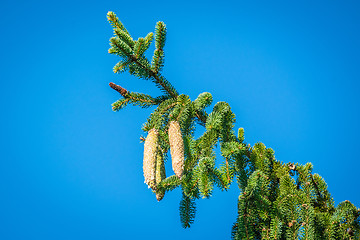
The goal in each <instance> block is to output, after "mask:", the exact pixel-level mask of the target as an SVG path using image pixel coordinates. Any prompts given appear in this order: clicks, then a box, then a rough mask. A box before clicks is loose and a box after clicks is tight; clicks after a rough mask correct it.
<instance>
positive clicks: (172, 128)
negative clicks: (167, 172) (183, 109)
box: [169, 121, 184, 178]
mask: <svg viewBox="0 0 360 240" xmlns="http://www.w3.org/2000/svg"><path fill="white" fill-rule="evenodd" d="M169 142H170V153H171V159H172V168H173V170H174V172H175V174H176V176H178V178H181V176H182V174H183V171H184V141H183V138H182V135H181V130H180V124H179V122H178V121H171V122H170V125H169Z"/></svg>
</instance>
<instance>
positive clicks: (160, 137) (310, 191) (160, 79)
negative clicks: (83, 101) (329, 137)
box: [108, 12, 360, 240]
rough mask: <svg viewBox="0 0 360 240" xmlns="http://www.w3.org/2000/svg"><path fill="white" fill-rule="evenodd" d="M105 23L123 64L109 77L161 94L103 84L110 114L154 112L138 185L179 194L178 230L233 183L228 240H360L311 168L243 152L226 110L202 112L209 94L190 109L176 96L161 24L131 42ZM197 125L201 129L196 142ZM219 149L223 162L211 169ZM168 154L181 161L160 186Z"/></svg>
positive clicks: (262, 149) (353, 212) (357, 217)
mask: <svg viewBox="0 0 360 240" xmlns="http://www.w3.org/2000/svg"><path fill="white" fill-rule="evenodd" d="M108 20H109V21H110V23H111V24H112V26H113V28H114V34H115V36H114V37H112V38H111V39H110V45H111V48H110V49H109V53H111V54H116V55H119V56H120V57H121V58H122V60H121V61H120V62H118V63H117V64H116V65H115V67H114V72H115V73H121V72H125V71H128V72H129V73H130V74H131V75H134V76H136V77H139V78H141V79H145V80H151V81H152V82H154V83H155V85H156V86H157V87H158V88H159V89H160V90H161V91H162V92H163V93H164V95H161V96H158V97H156V98H154V97H152V96H150V95H147V94H143V93H136V92H131V91H128V90H126V89H125V88H123V87H121V86H119V85H116V84H115V83H110V84H109V85H110V87H111V88H112V89H114V90H115V91H117V92H119V93H120V95H121V96H122V99H120V100H118V101H116V102H115V103H113V110H114V111H118V110H120V109H122V108H124V107H125V106H127V105H128V104H132V105H138V106H141V107H143V108H146V107H150V106H156V108H155V109H154V111H153V112H152V113H151V115H150V117H149V118H148V119H147V122H146V123H145V124H144V126H143V130H144V131H146V132H148V137H147V138H146V139H145V138H142V141H143V142H145V143H144V152H145V154H144V159H145V160H144V178H145V182H146V183H147V184H148V185H149V186H150V187H151V188H152V190H153V192H155V193H156V197H157V199H158V200H161V199H162V198H163V197H164V194H165V192H167V191H172V190H174V189H175V188H177V187H179V186H181V188H182V200H181V202H180V207H179V210H180V219H181V223H182V225H183V227H184V228H187V227H190V225H191V223H193V221H194V217H195V200H196V199H198V198H200V196H202V197H205V198H206V197H210V196H211V194H212V191H213V188H214V186H217V187H218V188H219V189H221V190H227V189H228V188H229V187H230V185H231V182H232V181H233V178H234V177H236V178H237V182H238V187H239V189H240V191H241V193H240V196H239V199H238V216H237V219H236V222H235V223H234V225H233V228H232V238H233V239H309V240H310V239H358V238H359V239H360V210H359V209H357V208H356V207H355V206H354V205H352V204H351V203H350V202H349V201H345V202H342V203H340V204H339V205H338V206H337V207H336V208H335V207H334V200H333V198H332V197H331V195H330V193H329V192H328V190H327V185H326V182H325V181H324V180H323V179H322V178H321V177H320V176H319V175H318V174H312V165H311V164H310V163H309V164H306V165H301V164H293V163H290V164H285V163H282V162H281V161H279V160H277V159H276V158H275V155H274V151H273V150H272V149H271V148H266V146H265V145H264V144H262V143H260V142H259V143H256V144H254V145H253V146H251V145H250V144H247V143H246V142H245V137H244V129H243V128H239V129H238V132H237V136H236V135H235V132H234V130H233V129H234V124H235V114H234V113H233V112H232V111H231V108H230V105H229V104H228V103H226V102H218V103H216V104H215V106H214V107H213V110H212V111H211V112H209V114H208V113H207V112H206V111H205V108H206V107H208V106H209V105H210V104H211V103H212V96H211V94H210V93H202V94H200V95H199V96H198V97H197V98H196V99H195V100H194V101H191V100H190V98H189V96H187V95H185V94H181V95H179V93H178V92H177V90H176V89H175V88H174V87H173V86H172V84H171V83H170V82H169V81H168V80H167V79H166V78H165V77H164V76H163V75H162V68H163V65H164V57H165V54H164V46H165V40H166V25H165V24H164V23H163V22H158V23H157V24H156V28H155V34H153V33H149V34H148V35H147V36H146V37H145V38H139V39H138V40H136V41H134V40H133V39H132V37H131V36H130V34H129V33H128V31H127V30H126V29H125V27H124V25H123V24H122V23H121V22H120V21H119V19H118V18H117V17H116V15H115V14H114V13H112V12H109V13H108ZM154 36H155V37H154ZM153 39H155V51H154V54H153V58H152V61H151V63H150V62H149V60H148V59H147V58H146V57H145V51H146V50H147V49H148V48H149V46H150V44H151V42H152V41H153ZM195 123H197V124H199V125H202V126H204V127H205V132H204V133H203V134H202V135H201V136H200V137H198V138H195V129H196V126H197V125H195ZM151 139H153V140H151ZM219 145H220V152H221V155H222V157H224V159H225V160H224V162H223V163H221V164H220V167H219V168H217V167H215V160H216V159H217V154H216V149H217V147H218V146H219ZM169 150H170V152H171V157H172V159H173V160H174V159H175V160H176V159H178V160H179V159H180V160H181V161H177V162H179V163H180V164H178V165H179V166H177V167H174V172H175V173H176V174H175V175H173V176H170V177H168V178H165V177H166V176H165V169H164V162H165V161H166V159H167V158H168V157H169V156H168V152H169ZM154 161H156V162H154ZM174 162H176V161H174ZM174 162H173V163H174ZM154 163H155V164H154ZM175 165H176V164H175ZM173 166H174V164H173ZM145 170H146V171H145ZM147 170H149V171H147ZM154 170H155V171H154ZM180 170H181V171H180ZM154 174H155V175H154Z"/></svg>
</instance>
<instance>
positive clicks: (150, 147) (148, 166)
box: [143, 128, 158, 190]
mask: <svg viewBox="0 0 360 240" xmlns="http://www.w3.org/2000/svg"><path fill="white" fill-rule="evenodd" d="M157 145H158V131H157V130H156V129H155V128H153V129H151V130H150V131H149V133H148V136H147V137H146V139H145V144H144V162H143V170H144V178H145V183H146V184H147V185H148V186H149V188H151V189H153V190H154V189H155V187H156V181H155V164H156V155H157V147H158V146H157Z"/></svg>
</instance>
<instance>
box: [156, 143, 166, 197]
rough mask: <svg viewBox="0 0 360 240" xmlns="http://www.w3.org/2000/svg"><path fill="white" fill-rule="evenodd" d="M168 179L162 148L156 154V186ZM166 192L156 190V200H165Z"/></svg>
mask: <svg viewBox="0 0 360 240" xmlns="http://www.w3.org/2000/svg"><path fill="white" fill-rule="evenodd" d="M165 178H166V173H165V165H164V158H163V154H162V152H161V150H160V147H159V149H158V151H157V154H156V185H157V186H158V184H160V182H161V181H162V180H163V179H165ZM164 195H165V191H164V190H163V189H159V188H158V187H157V188H156V199H157V200H158V201H161V200H162V199H163V198H164Z"/></svg>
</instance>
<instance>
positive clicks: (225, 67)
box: [0, 0, 360, 240]
mask: <svg viewBox="0 0 360 240" xmlns="http://www.w3.org/2000/svg"><path fill="white" fill-rule="evenodd" d="M110 10H111V11H114V12H115V13H116V14H117V15H118V16H119V17H120V19H121V20H122V21H123V23H124V24H125V25H126V27H127V29H128V30H129V31H130V33H131V34H132V35H133V37H134V38H138V37H141V36H145V35H146V34H147V33H148V32H150V31H154V26H155V23H156V21H159V20H162V21H164V22H165V23H166V24H167V28H168V40H167V43H166V48H165V51H166V65H165V75H166V77H167V78H168V79H169V80H170V81H171V82H172V83H173V84H174V85H175V87H176V88H177V89H178V90H179V92H181V93H186V94H189V95H190V97H191V98H192V99H194V98H195V97H196V96H197V95H198V94H199V93H201V92H204V91H208V92H211V93H212V94H213V96H214V100H215V101H227V102H229V103H230V105H231V106H232V110H233V111H234V113H235V114H236V117H237V123H236V127H244V128H245V136H246V140H247V141H248V142H249V143H251V144H254V143H256V142H258V141H261V142H263V143H264V144H265V145H266V146H267V147H271V148H273V149H274V150H275V153H276V157H277V159H279V160H281V161H283V162H299V163H306V162H312V163H313V164H314V172H317V173H319V174H320V175H321V176H323V177H324V178H325V180H326V181H327V183H328V185H329V189H330V191H331V193H332V195H333V197H334V199H335V202H336V203H339V202H341V201H343V200H350V201H351V202H353V203H354V204H356V205H357V207H360V191H359V175H358V172H359V168H360V164H359V154H358V151H359V144H360V140H359V137H358V136H359V135H360V128H359V122H360V108H359V103H360V94H359V90H360V84H359V80H360V70H359V62H360V59H359V58H360V47H359V46H360V45H359V43H360V36H359V29H360V26H359V25H360V15H359V14H358V13H359V10H360V7H359V4H358V3H357V2H356V1H342V2H339V1H316V3H314V1H301V2H300V1H298V2H293V1H276V2H274V1H222V2H220V1H217V2H215V1H203V2H201V1H182V2H181V3H180V2H176V3H173V2H170V1H156V2H153V1H148V2H144V1H136V2H131V1H106V0H104V1H98V2H96V1H75V2H74V1H66V0H65V1H9V0H5V1H2V2H1V3H0V13H1V14H0V30H1V38H0V43H1V54H0V68H1V80H0V83H1V89H2V94H1V95H0V100H1V102H2V111H1V112H2V114H1V119H0V128H1V134H0V141H1V145H0V146H1V147H0V161H1V167H0V182H1V184H0V191H1V198H0V226H1V227H0V238H1V239H6V240H7V239H9V240H10V239H11V240H12V239H89V240H90V239H126V238H131V239H145V238H146V239H159V240H160V239H169V238H171V239H183V238H187V239H199V238H200V237H201V239H205V238H209V239H230V228H231V224H232V223H233V222H234V220H235V217H236V200H237V196H238V194H239V192H238V189H237V188H236V186H233V188H232V189H231V190H230V191H228V192H219V191H215V193H214V196H213V197H212V198H211V199H209V200H200V201H198V204H197V206H198V212H197V217H196V219H195V223H194V224H193V226H192V227H191V228H190V229H186V230H184V229H182V228H181V225H180V221H179V216H178V206H179V205H178V204H179V201H180V192H179V191H178V190H176V191H173V192H171V193H170V194H167V195H166V196H165V198H164V200H163V201H162V202H160V203H158V202H156V200H155V196H154V195H153V194H152V193H151V192H150V191H149V190H148V189H147V186H146V185H145V184H144V183H143V181H144V180H143V176H142V151H143V145H142V144H140V143H139V137H140V135H141V134H143V133H142V131H141V126H142V124H143V123H144V122H145V120H146V118H147V116H148V115H149V114H150V113H151V109H147V110H143V109H140V108H137V107H129V108H127V109H125V110H123V111H121V112H118V113H114V112H112V111H111V103H112V102H114V101H116V100H117V99H118V98H119V95H118V94H117V93H116V92H114V91H113V90H112V89H110V88H109V86H108V83H109V82H115V83H118V84H120V85H122V86H124V87H125V88H127V89H129V90H131V91H139V92H146V93H154V95H156V94H157V93H158V90H157V89H155V87H154V86H153V85H152V84H151V82H144V81H141V80H139V79H135V78H133V77H131V76H129V75H127V74H124V75H116V74H114V73H113V72H112V67H113V66H114V65H115V64H116V62H117V61H118V60H119V59H117V58H116V57H115V56H111V55H109V54H108V53H107V49H108V47H109V44H108V39H109V38H110V37H111V36H112V29H111V27H110V25H109V24H108V22H107V20H106V13H107V12H108V11H110ZM168 167H169V166H168Z"/></svg>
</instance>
